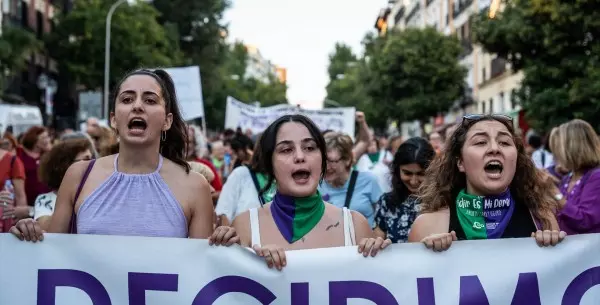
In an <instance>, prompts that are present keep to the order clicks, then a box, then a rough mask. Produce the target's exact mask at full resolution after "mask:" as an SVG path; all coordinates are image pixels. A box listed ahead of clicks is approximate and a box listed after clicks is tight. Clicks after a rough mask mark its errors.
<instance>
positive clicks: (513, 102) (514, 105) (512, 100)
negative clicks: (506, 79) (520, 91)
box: [510, 89, 517, 110]
mask: <svg viewBox="0 0 600 305" xmlns="http://www.w3.org/2000/svg"><path fill="white" fill-rule="evenodd" d="M510 107H511V108H512V109H513V110H515V109H516V108H517V89H512V90H511V91H510Z"/></svg>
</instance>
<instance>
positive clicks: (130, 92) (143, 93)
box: [119, 90, 158, 96]
mask: <svg viewBox="0 0 600 305" xmlns="http://www.w3.org/2000/svg"><path fill="white" fill-rule="evenodd" d="M136 93H137V92H135V91H134V90H125V91H123V92H121V94H119V95H122V94H136ZM142 95H156V96H158V94H157V93H156V92H152V91H144V92H142Z"/></svg>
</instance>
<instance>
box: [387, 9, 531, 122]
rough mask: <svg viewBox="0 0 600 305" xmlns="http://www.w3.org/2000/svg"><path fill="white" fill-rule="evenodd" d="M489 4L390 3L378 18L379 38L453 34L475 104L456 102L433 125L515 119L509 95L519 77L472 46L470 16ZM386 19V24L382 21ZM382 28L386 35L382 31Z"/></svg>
mask: <svg viewBox="0 0 600 305" xmlns="http://www.w3.org/2000/svg"><path fill="white" fill-rule="evenodd" d="M490 4H491V0H390V1H389V6H388V7H387V8H385V9H383V10H382V12H385V13H386V14H384V13H382V12H380V14H379V16H378V17H377V24H376V28H377V29H378V30H379V32H380V34H381V35H384V34H385V32H387V31H388V30H389V29H392V28H394V29H400V30H402V29H405V28H407V27H425V26H432V27H435V28H437V29H438V30H439V31H440V32H443V33H445V34H447V35H450V34H455V35H456V36H457V37H458V39H459V40H460V42H461V44H462V47H463V51H462V53H461V54H460V63H461V64H462V65H463V66H465V67H466V68H467V70H468V73H467V76H466V78H465V84H466V85H467V90H468V92H466V94H470V95H471V96H472V99H473V101H474V103H472V104H461V103H459V102H457V103H456V104H455V105H454V106H453V107H452V108H451V109H448V112H447V113H446V114H445V116H444V117H437V118H435V119H434V120H432V121H433V125H444V124H448V123H452V122H456V121H457V119H460V117H461V116H462V115H463V114H464V113H504V114H509V115H511V116H513V117H517V116H518V114H519V111H520V108H519V107H518V105H515V104H514V103H513V102H512V95H513V94H514V92H515V90H516V89H517V88H518V87H519V85H520V82H521V80H522V77H523V75H522V73H513V72H512V71H511V69H510V65H509V64H507V62H506V61H505V60H504V59H502V58H498V57H497V56H496V55H494V54H488V53H486V52H485V51H484V50H483V49H482V48H481V47H480V46H478V45H474V44H473V36H472V19H473V18H472V16H473V15H474V14H477V13H479V12H481V11H485V10H488V9H489V6H490ZM383 17H385V18H386V19H385V21H383V20H381V19H382V18H383ZM381 25H385V30H386V31H385V32H384V31H381V27H380V26H381Z"/></svg>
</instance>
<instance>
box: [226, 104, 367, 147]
mask: <svg viewBox="0 0 600 305" xmlns="http://www.w3.org/2000/svg"><path fill="white" fill-rule="evenodd" d="M355 112H356V109H355V108H354V107H344V108H325V109H320V110H311V109H298V107H296V106H293V105H290V104H282V105H276V106H271V107H257V106H254V105H248V104H245V103H242V102H240V101H238V100H236V99H235V98H233V97H228V98H227V108H226V111H225V128H232V129H236V128H238V127H240V128H242V130H244V131H245V130H247V129H250V130H252V132H253V133H260V132H262V131H263V130H265V129H266V128H267V127H268V126H269V124H271V123H272V122H273V121H275V120H276V119H277V118H279V117H281V116H282V115H285V114H292V113H299V114H303V115H306V116H307V117H309V118H311V119H312V120H313V121H314V122H315V124H317V126H319V128H320V129H321V130H334V131H339V132H343V133H346V134H348V135H350V136H352V137H354V125H355V124H354V122H355Z"/></svg>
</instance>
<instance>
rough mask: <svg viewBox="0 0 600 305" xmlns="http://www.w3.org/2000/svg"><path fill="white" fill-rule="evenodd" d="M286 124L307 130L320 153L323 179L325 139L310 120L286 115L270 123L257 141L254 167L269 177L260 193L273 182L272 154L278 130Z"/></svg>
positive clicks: (325, 167)
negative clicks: (302, 126)
mask: <svg viewBox="0 0 600 305" xmlns="http://www.w3.org/2000/svg"><path fill="white" fill-rule="evenodd" d="M288 122H295V123H300V124H302V125H304V126H305V127H306V128H307V129H308V132H309V133H310V135H311V137H312V138H313V139H314V140H315V142H316V143H317V147H318V148H319V151H320V152H321V180H322V179H323V177H325V172H326V171H327V149H326V147H325V139H324V138H323V135H321V132H320V131H319V127H317V125H316V124H315V123H314V122H313V121H312V120H311V119H309V118H308V117H305V116H303V115H301V114H288V115H284V116H282V117H280V118H278V119H277V120H275V121H274V122H273V123H271V125H269V127H267V129H265V131H264V132H263V134H262V135H261V136H260V138H259V139H258V141H257V147H259V150H258V151H257V152H255V153H258V162H257V164H256V165H257V166H258V168H259V169H261V170H262V171H263V173H264V174H266V175H267V176H268V177H269V178H268V181H267V184H266V185H265V187H264V188H263V189H262V190H261V193H263V192H264V191H265V190H268V189H270V188H271V186H272V185H273V182H274V181H275V170H274V168H273V152H274V151H275V146H276V145H277V133H278V132H279V128H281V126H282V125H283V124H285V123H288Z"/></svg>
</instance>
